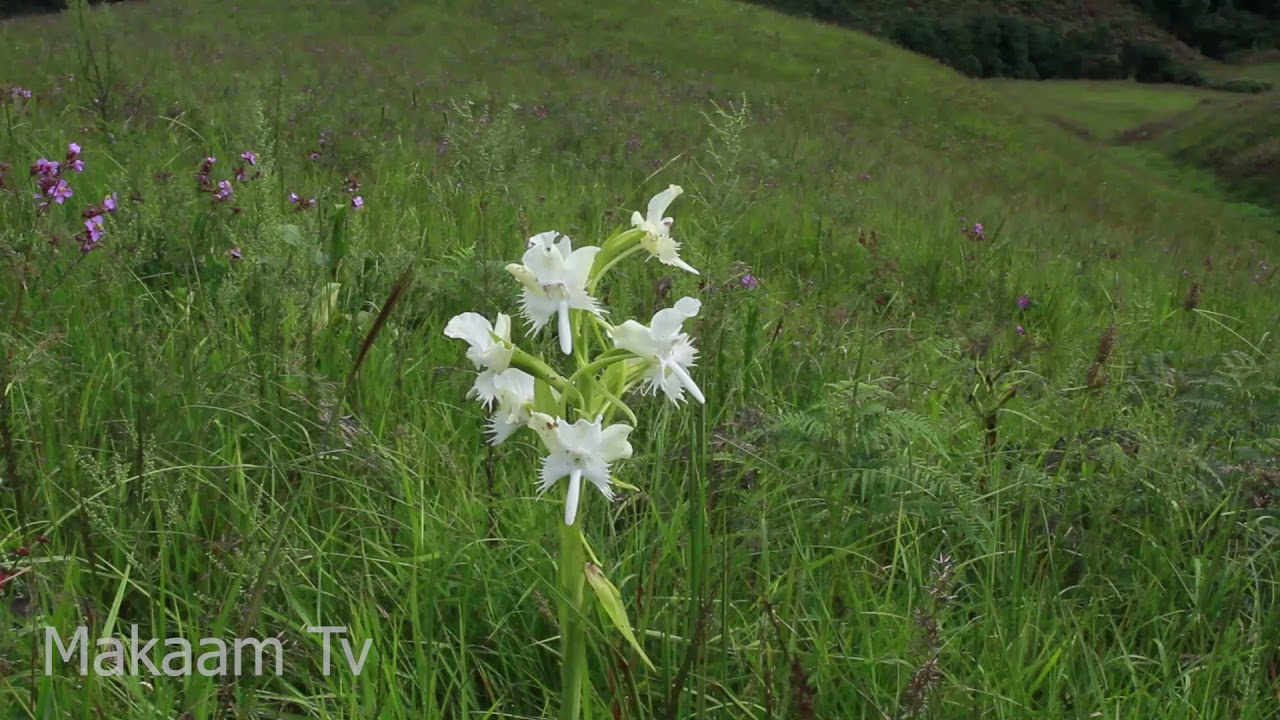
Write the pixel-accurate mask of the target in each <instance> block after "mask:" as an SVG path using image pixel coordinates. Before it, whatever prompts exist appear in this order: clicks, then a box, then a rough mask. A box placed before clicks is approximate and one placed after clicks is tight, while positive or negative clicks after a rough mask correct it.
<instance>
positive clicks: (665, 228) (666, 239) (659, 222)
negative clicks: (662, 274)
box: [631, 185, 698, 275]
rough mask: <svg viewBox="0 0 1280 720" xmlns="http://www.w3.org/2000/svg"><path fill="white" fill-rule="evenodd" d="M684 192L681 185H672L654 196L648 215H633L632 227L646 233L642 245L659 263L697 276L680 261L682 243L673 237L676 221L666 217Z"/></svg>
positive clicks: (688, 266) (695, 271) (696, 272)
mask: <svg viewBox="0 0 1280 720" xmlns="http://www.w3.org/2000/svg"><path fill="white" fill-rule="evenodd" d="M683 192H684V188H682V187H680V186H679V185H671V186H668V187H667V189H666V190H663V191H662V192H660V193H658V194H657V195H654V196H653V198H652V199H650V200H649V207H648V210H647V214H646V215H641V214H640V213H639V212H633V213H631V226H632V227H636V228H639V229H641V230H643V231H645V238H644V240H642V241H641V243H640V244H641V245H642V246H643V247H644V249H646V250H648V251H649V254H650V255H652V256H654V257H656V258H658V261H659V262H661V263H663V264H664V265H671V266H672V267H678V268H680V269H681V270H684V271H686V272H691V273H693V274H694V275H697V274H698V271H697V270H694V269H693V267H692V266H690V265H689V263H686V262H685V261H684V260H681V259H680V243H678V242H676V241H675V238H673V237H671V225H672V224H673V223H675V220H673V219H671V218H669V217H664V215H666V213H667V208H669V207H671V203H672V202H674V201H675V199H676V198H677V197H679V196H680V194H681V193H683Z"/></svg>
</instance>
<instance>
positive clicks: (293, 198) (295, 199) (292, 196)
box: [289, 192, 302, 205]
mask: <svg viewBox="0 0 1280 720" xmlns="http://www.w3.org/2000/svg"><path fill="white" fill-rule="evenodd" d="M301 200H302V198H300V197H298V193H296V192H291V193H289V202H290V203H293V204H294V205H297V204H298V202H299V201H301Z"/></svg>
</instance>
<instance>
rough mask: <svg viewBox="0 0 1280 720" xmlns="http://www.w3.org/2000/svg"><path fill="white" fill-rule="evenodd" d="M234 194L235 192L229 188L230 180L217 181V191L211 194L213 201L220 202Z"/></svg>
mask: <svg viewBox="0 0 1280 720" xmlns="http://www.w3.org/2000/svg"><path fill="white" fill-rule="evenodd" d="M234 192H235V190H234V189H233V188H232V187H231V181H230V180H219V181H218V191H217V192H215V193H214V194H213V199H214V200H218V201H219V202H221V201H223V200H227V199H229V198H230V197H231V195H232V194H233V193H234Z"/></svg>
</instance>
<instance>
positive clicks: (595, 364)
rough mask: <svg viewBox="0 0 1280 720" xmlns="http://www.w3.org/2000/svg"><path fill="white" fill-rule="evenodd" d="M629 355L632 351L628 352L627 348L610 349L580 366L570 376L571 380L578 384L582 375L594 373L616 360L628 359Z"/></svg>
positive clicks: (572, 382)
mask: <svg viewBox="0 0 1280 720" xmlns="http://www.w3.org/2000/svg"><path fill="white" fill-rule="evenodd" d="M628 357H630V353H628V352H626V351H625V350H616V349H615V350H610V351H609V352H606V353H604V354H603V355H601V356H600V357H598V358H596V359H595V360H592V361H591V362H589V363H587V364H586V365H583V366H582V367H580V368H578V371H577V372H575V373H574V374H573V375H571V376H570V377H569V382H570V383H571V384H574V385H576V384H577V382H578V380H579V379H581V378H582V376H584V375H590V374H592V373H595V372H598V371H600V370H603V369H605V368H607V367H609V366H610V365H612V364H614V363H616V362H621V361H623V360H626V359H627V358H628Z"/></svg>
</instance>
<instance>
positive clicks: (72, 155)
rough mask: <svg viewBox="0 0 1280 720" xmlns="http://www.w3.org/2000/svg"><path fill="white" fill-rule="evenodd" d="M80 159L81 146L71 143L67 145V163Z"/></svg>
mask: <svg viewBox="0 0 1280 720" xmlns="http://www.w3.org/2000/svg"><path fill="white" fill-rule="evenodd" d="M78 157H80V144H79V143H71V144H69V145H67V161H68V162H70V161H71V160H75V159H76V158H78Z"/></svg>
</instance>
